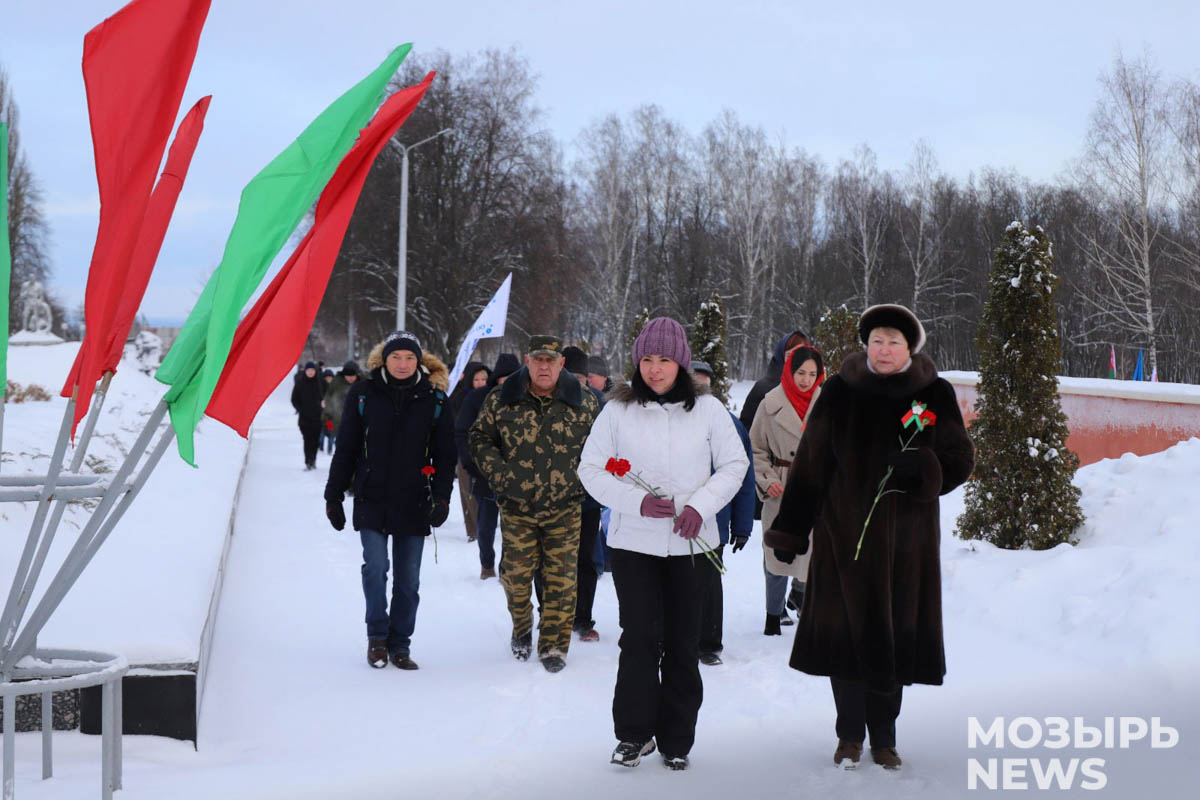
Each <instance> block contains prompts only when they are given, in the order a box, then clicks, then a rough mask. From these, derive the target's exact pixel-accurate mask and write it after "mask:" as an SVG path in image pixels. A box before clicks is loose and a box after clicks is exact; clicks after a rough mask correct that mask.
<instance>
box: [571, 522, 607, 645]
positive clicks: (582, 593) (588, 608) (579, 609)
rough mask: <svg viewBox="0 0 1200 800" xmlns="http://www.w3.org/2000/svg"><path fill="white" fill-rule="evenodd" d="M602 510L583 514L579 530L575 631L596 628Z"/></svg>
mask: <svg viewBox="0 0 1200 800" xmlns="http://www.w3.org/2000/svg"><path fill="white" fill-rule="evenodd" d="M600 511H601V509H599V508H596V509H588V510H587V511H584V512H583V523H582V527H581V528H580V529H579V566H578V569H577V571H576V573H575V574H576V576H577V591H578V594H577V595H576V598H575V630H577V631H587V630H591V629H592V628H594V627H596V621H595V620H594V619H592V606H593V605H594V604H595V602H596V579H597V578H599V577H600V573H599V572H598V571H597V570H596V559H595V556H594V555H593V554H594V553H595V551H596V537H597V536H599V535H600Z"/></svg>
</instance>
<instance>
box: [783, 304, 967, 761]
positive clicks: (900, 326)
mask: <svg viewBox="0 0 1200 800" xmlns="http://www.w3.org/2000/svg"><path fill="white" fill-rule="evenodd" d="M859 334H860V336H861V338H862V340H863V343H864V344H866V352H865V353H857V354H855V355H852V356H850V357H849V358H847V359H846V360H845V361H844V362H843V363H842V366H841V369H840V370H839V371H838V374H837V375H836V376H834V377H833V378H831V379H829V380H828V381H827V382H826V383H825V385H824V387H823V389H822V392H821V396H820V398H819V399H818V400H817V402H816V403H815V405H814V406H813V409H812V411H811V413H810V415H809V420H808V426H807V428H806V429H805V432H804V437H803V438H802V439H801V441H800V448H799V450H798V451H797V453H796V458H795V460H794V462H793V464H792V468H791V471H790V473H789V475H788V483H787V487H786V490H785V492H784V495H783V499H782V504H781V506H780V509H779V514H778V516H777V517H776V518H775V520H774V521H769V520H764V524H765V525H767V526H768V527H769V530H768V531H767V533H766V534H765V536H764V540H765V542H766V544H767V545H768V546H771V547H773V548H775V555H776V556H777V557H778V558H780V559H781V560H783V561H788V560H790V559H791V558H794V557H795V555H796V554H800V553H804V552H806V551H807V550H808V548H809V546H810V543H811V547H812V555H811V560H810V562H809V569H808V594H807V596H806V597H805V603H804V609H803V613H802V614H801V617H800V620H799V622H798V624H797V627H796V640H795V644H794V645H793V647H792V657H791V661H790V664H791V666H792V667H793V668H794V669H797V670H800V671H801V672H807V673H808V674H810V675H823V676H829V678H830V682H831V684H832V687H833V697H834V703H835V704H836V706H837V735H838V747H837V750H836V752H835V753H834V762H835V763H836V764H838V765H839V766H842V767H844V768H846V769H853V768H854V767H855V766H857V765H858V761H859V758H860V757H861V754H862V745H863V741H864V739H865V738H866V733H867V732H868V731H869V733H870V738H871V757H872V759H873V760H874V761H875V762H876V763H877V764H880V765H881V766H883V767H885V768H888V769H899V767H900V763H901V762H900V757H899V755H898V754H897V752H896V718H897V717H898V716H899V714H900V700H901V694H902V689H903V686H905V685H910V684H913V683H924V684H933V685H940V684H941V683H942V677H943V676H944V675H945V673H946V659H945V651H944V648H943V644H942V590H941V566H940V557H939V547H940V541H939V540H940V538H941V529H940V524H939V516H938V515H939V507H938V497H939V496H940V495H943V494H946V493H947V492H949V491H951V490H953V489H954V488H956V487H957V486H959V485H960V484H961V483H963V482H964V481H965V480H966V479H967V478H968V477H969V476H970V474H971V469H972V468H973V467H974V464H975V451H974V448H973V447H972V445H971V440H970V439H969V438H968V436H967V431H966V428H965V427H964V425H963V421H962V415H961V413H960V412H959V408H958V402H957V400H956V399H955V396H954V389H953V388H952V387H951V386H950V384H949V383H948V382H947V381H945V380H944V379H942V378H939V377H938V374H937V368H936V367H935V366H934V364H933V361H932V360H931V359H930V358H929V357H928V356H925V355H921V353H920V350H921V347H922V346H923V345H924V344H925V330H924V328H923V327H922V326H921V323H920V321H919V320H918V319H917V318H916V316H915V315H914V314H913V313H912V312H911V311H909V310H908V309H907V308H904V307H903V306H896V305H882V306H872V307H871V308H869V309H867V310H866V311H865V312H863V315H862V317H861V318H860V320H859ZM914 404H921V405H922V406H924V414H923V415H919V416H923V421H922V423H921V424H920V425H917V424H915V423H913V422H910V424H909V425H907V426H905V425H904V422H903V421H902V420H904V419H905V418H906V415H908V414H910V412H912V411H914ZM910 437H912V438H911V443H909V444H908V448H907V449H902V445H903V444H905V443H908V442H909V439H910ZM889 468H891V470H892V474H891V476H890V477H889V478H888V480H887V483H886V485H885V487H884V488H885V489H889V490H897V491H893V492H891V493H888V494H885V495H883V496H882V497H881V498H879V501H878V505H877V506H876V507H875V508H874V512H873V513H871V509H872V505H873V503H874V502H875V499H876V494H877V492H878V490H879V485H880V481H881V480H882V479H883V477H884V475H885V474H887V473H888V469H889ZM868 514H870V524H869V525H868V526H867V528H866V530H865V532H864V530H863V528H864V523H865V522H866V521H867V518H868ZM810 533H811V536H810ZM860 537H861V539H862V546H861V551H859V550H858V547H859V540H860Z"/></svg>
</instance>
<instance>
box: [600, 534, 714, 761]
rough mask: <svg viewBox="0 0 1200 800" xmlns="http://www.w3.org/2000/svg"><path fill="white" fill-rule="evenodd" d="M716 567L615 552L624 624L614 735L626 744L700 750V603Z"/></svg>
mask: <svg viewBox="0 0 1200 800" xmlns="http://www.w3.org/2000/svg"><path fill="white" fill-rule="evenodd" d="M709 568H710V565H709V563H708V560H707V559H705V558H701V557H697V558H696V559H694V560H693V559H692V557H691V556H671V557H659V556H648V555H644V554H642V553H634V552H632V551H630V550H620V549H616V548H614V549H613V551H612V574H613V585H614V586H615V587H616V590H617V603H618V605H619V607H620V618H621V639H620V642H619V646H620V649H621V654H620V657H619V659H618V661H617V686H616V690H615V691H614V692H613V731H614V733H616V736H617V739H619V740H620V741H623V742H645V741H647V740H649V739H650V738H651V737H655V738H656V739H657V740H658V748H659V750H661V751H662V752H663V753H664V754H665V755H669V756H683V755H687V754H688V752H689V751H690V750H691V749H692V744H693V742H694V741H695V739H696V718H697V716H699V714H700V704H701V702H703V700H704V684H703V683H702V682H701V680H700V601H701V597H702V593H703V588H704V586H703V582H704V575H705V570H706V569H709Z"/></svg>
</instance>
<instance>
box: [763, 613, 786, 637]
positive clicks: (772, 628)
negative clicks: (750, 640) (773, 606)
mask: <svg viewBox="0 0 1200 800" xmlns="http://www.w3.org/2000/svg"><path fill="white" fill-rule="evenodd" d="M782 635H783V631H781V630H779V615H778V614H767V624H766V625H765V626H764V627H763V636H782Z"/></svg>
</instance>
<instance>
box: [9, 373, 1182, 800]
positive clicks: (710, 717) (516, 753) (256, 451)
mask: <svg viewBox="0 0 1200 800" xmlns="http://www.w3.org/2000/svg"><path fill="white" fill-rule="evenodd" d="M14 377H16V376H14ZM123 377H124V376H123ZM18 379H19V378H18ZM59 379H60V380H61V376H60V377H59ZM133 383H134V382H133V381H130V385H133ZM287 383H288V382H286V381H285V386H284V387H281V389H282V390H281V391H277V392H276V394H275V395H274V396H273V397H272V398H271V399H270V400H269V401H268V403H267V405H266V406H264V409H263V411H262V413H261V414H260V416H259V420H258V422H257V423H256V427H255V433H254V438H253V446H252V448H251V453H250V458H249V463H248V466H247V472H246V478H245V481H246V482H245V485H244V487H243V492H242V496H241V505H240V510H239V515H238V522H237V528H236V533H235V538H234V544H233V550H232V552H231V554H230V563H229V574H228V576H227V579H226V584H225V594H224V597H223V600H222V605H221V615H220V618H219V620H218V624H217V633H216V640H215V642H214V647H213V656H212V658H213V661H212V667H211V670H212V671H211V674H210V677H209V682H208V686H207V689H206V693H205V700H204V708H203V709H202V714H201V719H200V740H199V743H198V750H193V748H192V746H191V744H190V743H182V742H174V741H170V740H165V739H159V738H154V737H137V736H130V737H126V739H125V759H126V762H125V789H124V791H123V792H121V793H120V794H119V795H118V797H121V798H125V800H133V799H134V798H166V797H170V798H181V799H184V800H188V799H190V798H212V797H221V798H340V797H354V798H358V797H380V798H391V797H412V798H467V797H478V798H495V797H502V798H507V797H522V798H556V799H560V798H563V797H569V798H601V797H622V798H676V797H678V798H759V797H768V796H770V797H821V798H860V797H863V798H865V797H894V798H914V799H915V798H922V799H924V798H947V799H948V798H964V797H971V796H976V795H982V796H986V795H988V794H991V793H992V792H989V791H987V790H984V789H978V790H976V791H968V789H967V762H968V759H969V758H972V757H973V758H977V759H980V760H981V761H983V762H986V760H987V759H988V758H997V757H998V758H1005V757H1009V758H1022V757H1033V758H1042V759H1049V758H1054V757H1058V758H1061V759H1064V761H1066V760H1068V759H1070V758H1073V757H1074V758H1081V759H1082V758H1088V757H1100V758H1103V759H1105V762H1106V763H1105V765H1104V767H1103V770H1102V771H1103V773H1104V775H1105V776H1106V780H1107V785H1106V786H1105V787H1104V788H1103V789H1102V790H1100V791H1084V790H1082V789H1079V788H1078V786H1079V785H1080V778H1079V776H1076V779H1075V783H1074V785H1075V786H1076V789H1075V790H1074V791H1072V792H1066V791H1054V790H1051V791H1046V792H1039V791H1038V790H1037V789H1036V788H1033V787H1034V782H1033V777H1032V774H1031V773H1030V772H1028V770H1027V772H1026V778H1027V780H1028V781H1029V785H1030V787H1031V788H1030V790H1029V791H1030V792H1032V793H1035V794H1037V795H1038V796H1044V795H1049V796H1053V797H1064V796H1079V797H1091V798H1094V797H1101V798H1105V797H1109V798H1134V797H1137V798H1185V797H1186V798H1190V797H1192V796H1194V794H1195V787H1194V784H1195V780H1194V777H1193V772H1194V769H1195V767H1194V764H1195V762H1196V758H1197V756H1198V755H1200V749H1198V748H1197V744H1196V743H1197V741H1198V737H1200V715H1198V712H1200V689H1198V682H1197V679H1196V675H1197V671H1198V670H1200V615H1197V613H1196V611H1195V604H1196V600H1197V594H1198V593H1197V586H1198V584H1197V580H1196V577H1195V573H1196V569H1197V564H1198V562H1200V539H1198V537H1197V533H1196V525H1195V523H1194V518H1195V513H1194V510H1193V506H1192V503H1191V501H1192V499H1193V497H1194V494H1195V490H1194V484H1195V480H1196V476H1197V475H1200V440H1191V441H1189V442H1185V443H1182V444H1180V445H1178V446H1176V447H1174V448H1172V449H1171V450H1168V451H1166V452H1164V453H1161V454H1157V455H1153V456H1146V457H1142V458H1137V457H1133V456H1126V457H1124V458H1122V459H1118V460H1112V461H1104V462H1100V463H1098V464H1095V465H1092V466H1089V467H1085V468H1084V469H1081V470H1080V471H1079V473H1078V476H1077V478H1076V481H1077V483H1078V485H1079V486H1080V487H1081V488H1082V489H1083V506H1084V511H1085V512H1086V514H1087V516H1088V523H1087V526H1086V528H1085V530H1084V531H1083V532H1082V535H1081V542H1080V545H1079V546H1078V547H1069V546H1062V547H1059V548H1056V549H1054V550H1049V551H1045V552H1036V553H1035V552H1004V551H999V550H996V549H995V548H992V547H989V546H987V545H982V544H979V543H967V542H962V541H959V540H957V539H955V538H953V536H952V530H953V527H954V520H955V518H956V516H957V515H958V514H959V513H960V511H961V506H962V493H961V491H957V492H954V493H953V494H951V495H949V496H948V497H946V498H943V501H942V525H943V552H942V559H943V561H942V563H943V587H944V616H945V632H946V648H947V662H948V667H949V673H948V675H947V677H946V685H945V686H942V687H923V686H919V687H913V688H911V689H908V690H906V692H905V697H904V710H903V712H902V714H901V716H900V720H899V724H898V749H899V751H900V753H901V755H902V757H903V758H904V761H905V766H904V769H903V770H902V771H901V772H900V773H898V774H892V773H885V772H884V771H883V770H881V769H879V768H877V767H875V766H873V765H869V764H865V765H864V766H863V767H862V768H860V769H859V770H858V771H857V772H854V773H844V772H841V771H839V770H836V769H835V768H834V767H833V766H832V760H831V758H832V754H833V749H834V747H835V745H836V736H835V734H834V731H833V720H834V711H833V701H832V699H831V697H830V691H829V685H828V681H827V680H825V679H821V678H814V677H810V676H806V675H802V674H800V673H798V672H795V671H793V670H791V669H789V668H788V667H787V664H786V662H787V656H788V653H789V651H790V648H791V637H790V636H788V635H785V636H783V637H764V636H763V635H762V626H763V616H764V608H763V602H764V601H763V577H762V567H761V557H760V550H759V542H758V536H759V531H758V529H757V527H756V530H755V538H754V539H752V540H751V544H750V546H749V547H748V548H747V549H746V550H744V551H742V552H741V553H736V554H730V555H728V557H727V563H728V566H729V574H728V575H727V576H726V577H725V652H724V654H723V655H724V658H725V664H724V665H722V666H719V667H714V668H708V667H705V668H702V669H703V672H702V674H703V676H704V681H705V700H704V706H703V708H702V709H701V711H700V721H699V726H698V731H697V740H696V745H695V748H694V749H693V751H692V768H691V769H690V770H688V771H687V772H684V773H672V772H668V771H667V770H664V769H663V768H662V767H661V766H660V761H659V759H658V757H657V755H655V756H651V757H649V758H647V759H646V760H645V761H644V762H643V764H642V765H641V766H640V767H638V768H637V769H634V770H625V769H622V768H619V767H614V766H610V765H609V764H608V757H609V754H610V752H611V750H612V747H613V745H614V744H615V742H614V740H613V738H612V721H611V713H610V709H611V701H612V687H613V681H614V678H615V674H616V661H617V646H616V640H617V635H618V629H617V624H616V620H617V607H616V599H615V595H614V593H613V588H612V580H611V576H609V575H605V576H604V577H603V578H601V580H600V585H599V588H598V592H597V598H596V609H595V617H596V620H597V623H598V625H597V629H598V631H599V632H600V635H601V640H600V642H598V643H596V644H585V643H582V642H579V641H574V642H573V643H572V646H571V651H570V654H569V657H568V660H567V661H568V664H567V668H566V670H564V671H563V672H562V673H560V674H558V675H550V674H547V673H546V672H545V671H544V670H543V669H542V668H541V667H540V665H538V664H537V663H518V662H516V661H514V660H513V659H512V657H511V655H510V654H509V652H508V637H509V631H510V628H509V619H508V614H507V611H506V609H505V603H504V594H503V591H502V589H501V587H500V585H499V584H498V582H496V581H494V580H491V581H486V582H483V581H480V580H479V578H478V574H479V562H478V556H477V549H476V547H475V545H474V544H473V543H468V542H467V541H466V538H465V534H464V531H463V529H462V521H461V516H460V511H459V506H458V503H457V501H456V502H454V503H453V504H452V506H451V508H452V512H451V518H450V520H449V521H448V522H447V524H446V525H445V526H443V528H441V529H440V531H439V532H438V535H437V552H438V563H434V542H433V541H430V542H428V544H427V546H426V549H425V556H424V565H423V569H422V587H421V595H422V602H421V610H420V614H419V616H418V620H417V630H416V633H415V635H414V637H413V646H412V647H413V649H412V655H413V658H414V659H415V660H416V661H417V662H418V663H419V664H420V665H421V669H420V670H419V671H418V672H414V673H405V672H401V671H400V670H396V669H394V668H389V669H387V670H378V671H376V670H372V669H370V668H369V667H368V666H367V665H366V663H365V635H364V631H363V625H362V621H361V620H362V614H363V601H362V594H361V589H360V582H359V564H360V563H361V560H360V552H359V546H358V541H357V537H356V535H355V534H354V533H353V532H352V531H350V530H347V531H344V532H342V533H336V532H334V531H333V530H332V529H331V528H330V527H329V526H328V523H327V522H326V521H325V518H324V513H323V502H322V500H321V490H322V487H323V484H324V471H325V468H326V467H327V465H328V459H327V457H326V456H322V457H321V458H320V460H319V461H318V466H319V467H320V469H319V470H318V471H317V472H314V473H305V472H303V470H302V457H301V445H300V436H299V433H298V431H297V429H296V425H295V420H294V415H293V413H292V410H291V408H290V406H289V405H288V402H287V394H286V389H287V388H288V386H287ZM118 385H119V384H118ZM748 388H749V384H747V383H742V384H739V385H738V386H737V387H736V388H735V397H736V398H737V401H738V403H739V404H740V399H741V398H742V397H743V396H744V394H745V392H746V391H747V390H748ZM147 391H148V390H147ZM158 396H159V394H158V393H155V394H153V395H152V396H148V397H147V399H146V401H145V403H143V404H142V405H143V406H144V407H146V408H148V407H149V405H150V404H152V403H153V401H155V400H156V399H157V397H158ZM129 402H130V403H131V404H132V400H130V401H129ZM10 411H11V409H10ZM57 418H58V415H57V414H53V413H51V414H50V415H49V417H48V419H51V420H52V421H51V422H50V423H44V424H43V427H44V425H45V424H49V425H50V426H51V427H53V425H56V424H57ZM9 424H10V431H11V430H12V418H11V417H10V420H9ZM205 429H206V433H205V436H212V437H218V436H221V435H222V434H217V433H212V431H218V430H220V431H224V429H223V428H222V427H221V426H219V425H216V424H214V423H211V422H209V423H206V425H205ZM8 435H11V434H6V436H8ZM230 435H231V436H232V434H230ZM6 441H8V440H7V438H6ZM202 441H203V440H202ZM209 441H212V440H209ZM230 449H231V452H232V445H230ZM223 450H224V448H223V447H220V446H216V445H214V444H208V445H206V444H201V445H200V447H199V453H200V457H201V459H202V462H201V470H200V472H199V473H198V474H197V473H192V472H191V471H190V470H189V471H187V472H186V473H183V474H180V475H178V476H177V477H175V478H172V477H171V475H172V473H168V472H164V473H163V476H164V479H165V480H168V481H170V480H174V481H177V482H176V483H168V484H165V485H164V486H163V487H162V489H161V491H162V493H163V494H168V493H174V494H177V495H181V496H182V495H186V494H188V493H191V492H194V491H197V487H198V486H200V485H202V484H203V483H204V482H206V481H209V480H218V479H223V478H224V477H225V475H224V472H225V467H224V466H222V463H223V462H219V458H220V457H221V456H219V455H218V454H219V453H220V452H223ZM170 460H171V459H167V460H166V461H170ZM166 461H164V463H166ZM174 463H178V459H174ZM231 471H234V472H236V469H231ZM197 477H199V478H201V480H200V481H197V480H196V478H197ZM139 503H141V500H139ZM135 508H136V506H135ZM227 512H228V508H227V507H226V508H214V509H212V513H213V514H214V515H215V516H218V517H220V516H222V515H223V514H227ZM17 527H19V526H17ZM4 529H5V536H4V546H5V547H8V544H7V542H8V540H9V539H10V538H12V536H13V532H14V526H12V525H10V524H8V523H7V522H6V523H5V526H4ZM136 535H137V533H136V532H135V531H132V530H125V529H118V531H117V532H116V534H114V537H113V539H114V541H113V542H112V543H110V545H106V547H114V546H115V545H116V543H117V541H119V540H120V539H123V538H133V537H135V536H136ZM168 541H169V540H168ZM6 552H9V551H7V550H0V553H6ZM109 556H110V557H112V558H114V559H116V558H118V554H117V553H116V552H113V553H110V554H109ZM120 558H121V560H123V561H124V562H125V563H127V565H128V568H129V571H130V572H131V573H140V572H144V571H153V570H155V569H156V560H157V558H159V556H158V555H153V554H150V553H147V552H144V551H126V552H124V553H122V554H121V555H120ZM82 588H83V587H81V589H82ZM89 597H90V599H93V600H94V599H95V597H94V596H89ZM118 599H119V598H118ZM107 601H113V598H109V599H108V600H107ZM124 602H125V603H126V605H125V609H126V611H125V613H126V614H127V615H129V616H131V617H132V616H133V615H135V614H138V613H142V608H141V606H142V605H144V604H143V603H141V602H140V601H139V602H135V601H133V600H132V598H126V599H125V601H124ZM74 608H75V609H78V606H75V607H74ZM67 610H68V609H64V612H66V611H67ZM60 623H61V624H62V625H63V626H67V627H69V626H71V625H72V621H71V620H62V621H60ZM787 630H792V629H787ZM72 643H73V644H74V642H72ZM89 644H95V645H96V646H100V645H101V644H106V645H107V646H108V647H114V646H115V645H116V644H117V643H115V642H107V643H101V642H94V643H92V642H89ZM972 715H973V716H976V717H978V718H979V719H980V720H981V721H982V722H983V723H984V724H985V725H986V724H987V723H989V722H990V721H991V720H992V718H994V717H996V716H1003V717H1005V718H1006V720H1009V719H1012V718H1015V717H1020V716H1028V717H1034V718H1037V719H1044V718H1046V717H1051V716H1062V717H1066V718H1068V719H1071V718H1073V717H1075V716H1080V717H1083V718H1084V721H1085V722H1086V723H1097V724H1100V723H1102V720H1103V718H1104V717H1106V716H1120V715H1125V716H1130V715H1136V716H1142V717H1147V718H1149V717H1151V716H1158V717H1161V718H1162V720H1163V723H1164V724H1166V725H1170V726H1174V727H1176V728H1178V729H1179V732H1180V741H1179V744H1178V745H1177V746H1176V747H1175V748H1173V749H1151V748H1150V747H1149V746H1148V745H1147V744H1146V743H1145V742H1138V743H1135V744H1134V745H1133V746H1132V747H1130V748H1128V749H1112V750H1107V749H1101V750H1083V749H1076V748H1074V747H1069V748H1067V749H1065V750H1048V749H1045V748H1037V749H1033V750H1018V749H1015V748H1011V747H1010V748H1006V749H1005V750H1003V751H997V750H995V749H994V748H988V747H984V748H979V749H975V750H969V749H968V748H967V719H968V717H970V716H972ZM99 747H100V742H99V738H98V737H89V736H82V735H80V734H76V733H68V734H64V735H60V736H58V737H56V740H55V756H56V777H55V778H54V779H52V780H51V781H48V782H42V781H40V780H39V779H38V775H39V768H40V760H39V759H40V755H39V749H38V741H37V738H36V734H22V735H20V736H19V737H18V754H17V755H18V776H17V777H18V780H17V787H16V789H17V796H18V797H19V798H22V800H27V799H28V798H58V797H90V796H94V795H95V793H96V791H97V790H98V782H99V758H98V755H99Z"/></svg>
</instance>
